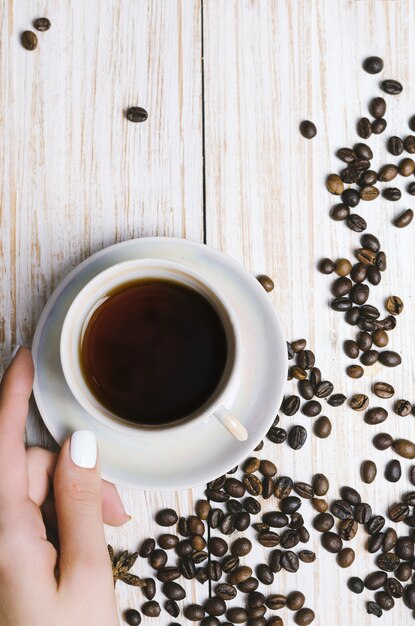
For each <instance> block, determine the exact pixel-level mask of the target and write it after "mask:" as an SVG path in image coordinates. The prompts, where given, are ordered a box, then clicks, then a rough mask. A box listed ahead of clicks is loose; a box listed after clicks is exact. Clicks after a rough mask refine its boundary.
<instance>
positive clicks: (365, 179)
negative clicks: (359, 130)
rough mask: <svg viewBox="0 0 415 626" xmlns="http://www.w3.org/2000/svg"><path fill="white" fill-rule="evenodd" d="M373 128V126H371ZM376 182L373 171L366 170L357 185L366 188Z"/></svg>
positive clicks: (376, 175)
mask: <svg viewBox="0 0 415 626" xmlns="http://www.w3.org/2000/svg"><path fill="white" fill-rule="evenodd" d="M372 126H373V125H372ZM377 181H378V174H377V172H375V171H374V170H366V171H365V172H363V174H361V175H360V177H359V180H358V181H357V184H358V185H359V186H360V187H367V186H368V185H374V184H375V183H376V182H377Z"/></svg>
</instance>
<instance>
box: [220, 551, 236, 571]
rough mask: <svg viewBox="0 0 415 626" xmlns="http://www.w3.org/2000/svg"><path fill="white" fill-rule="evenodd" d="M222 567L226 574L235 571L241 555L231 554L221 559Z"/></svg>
mask: <svg viewBox="0 0 415 626" xmlns="http://www.w3.org/2000/svg"><path fill="white" fill-rule="evenodd" d="M221 567H222V571H223V572H225V574H229V572H233V571H234V570H235V569H236V568H237V567H239V557H237V556H233V555H231V554H230V555H228V556H225V558H224V559H222V561H221Z"/></svg>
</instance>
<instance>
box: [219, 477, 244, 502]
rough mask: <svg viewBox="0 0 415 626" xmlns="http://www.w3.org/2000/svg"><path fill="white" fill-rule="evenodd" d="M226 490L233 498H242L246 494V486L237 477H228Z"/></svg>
mask: <svg viewBox="0 0 415 626" xmlns="http://www.w3.org/2000/svg"><path fill="white" fill-rule="evenodd" d="M224 490H225V491H226V493H227V494H228V495H229V496H232V497H233V498H242V497H243V496H244V495H245V491H246V490H245V486H244V485H243V484H242V483H241V481H240V480H238V479H237V478H227V479H226V481H225V485H224Z"/></svg>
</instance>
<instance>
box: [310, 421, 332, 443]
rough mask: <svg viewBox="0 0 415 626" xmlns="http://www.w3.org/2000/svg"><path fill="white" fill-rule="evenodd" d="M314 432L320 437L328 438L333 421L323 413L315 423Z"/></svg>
mask: <svg viewBox="0 0 415 626" xmlns="http://www.w3.org/2000/svg"><path fill="white" fill-rule="evenodd" d="M314 434H315V435H316V436H317V437H319V438H320V439H326V438H327V437H329V436H330V434H331V422H330V420H329V418H328V417H326V416H325V415H322V416H321V417H319V418H318V420H317V421H316V422H315V424H314Z"/></svg>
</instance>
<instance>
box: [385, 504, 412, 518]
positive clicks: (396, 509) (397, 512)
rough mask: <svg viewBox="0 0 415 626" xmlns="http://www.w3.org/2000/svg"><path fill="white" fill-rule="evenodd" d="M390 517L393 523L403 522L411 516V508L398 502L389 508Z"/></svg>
mask: <svg viewBox="0 0 415 626" xmlns="http://www.w3.org/2000/svg"><path fill="white" fill-rule="evenodd" d="M388 515H389V519H391V520H392V522H402V521H403V520H404V519H406V518H407V517H408V515H409V507H408V505H407V504H403V503H402V502H397V503H395V504H392V505H391V506H390V507H389V510H388Z"/></svg>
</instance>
